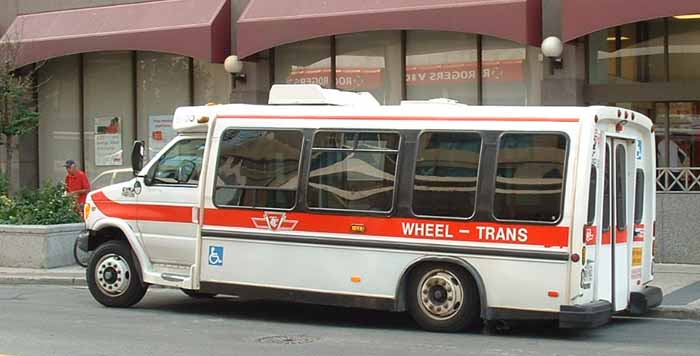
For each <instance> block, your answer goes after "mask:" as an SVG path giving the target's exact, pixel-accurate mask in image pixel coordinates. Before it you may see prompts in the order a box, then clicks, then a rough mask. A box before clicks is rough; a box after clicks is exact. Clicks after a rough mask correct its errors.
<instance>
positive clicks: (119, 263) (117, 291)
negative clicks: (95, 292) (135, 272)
mask: <svg viewBox="0 0 700 356" xmlns="http://www.w3.org/2000/svg"><path fill="white" fill-rule="evenodd" d="M95 282H96V284H97V286H98V287H99V288H100V290H101V291H102V293H104V294H106V295H109V296H112V297H118V296H120V295H122V294H124V292H126V290H127V289H128V288H129V284H130V283H131V269H130V268H129V264H128V263H127V262H126V261H125V260H124V259H123V258H122V257H121V256H119V255H116V254H108V255H104V256H102V258H100V260H99V261H98V262H97V268H96V269H95Z"/></svg>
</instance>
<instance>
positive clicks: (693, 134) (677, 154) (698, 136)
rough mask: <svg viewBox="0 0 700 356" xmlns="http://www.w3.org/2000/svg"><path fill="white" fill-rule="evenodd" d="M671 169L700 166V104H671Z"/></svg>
mask: <svg viewBox="0 0 700 356" xmlns="http://www.w3.org/2000/svg"><path fill="white" fill-rule="evenodd" d="M669 131H670V137H669V148H668V152H669V154H668V164H669V167H698V166H700V102H678V103H670V104H669Z"/></svg>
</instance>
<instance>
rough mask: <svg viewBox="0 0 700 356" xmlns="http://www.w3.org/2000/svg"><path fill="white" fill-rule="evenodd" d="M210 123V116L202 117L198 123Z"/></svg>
mask: <svg viewBox="0 0 700 356" xmlns="http://www.w3.org/2000/svg"><path fill="white" fill-rule="evenodd" d="M207 122H209V116H201V117H200V118H199V119H197V123H200V124H206V123H207Z"/></svg>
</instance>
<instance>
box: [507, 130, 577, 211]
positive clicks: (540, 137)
mask: <svg viewBox="0 0 700 356" xmlns="http://www.w3.org/2000/svg"><path fill="white" fill-rule="evenodd" d="M566 149H567V142H566V137H565V136H564V135H563V134H555V133H545V134H535V133H506V134H503V135H502V136H501V139H500V142H499V145H498V161H497V171H496V194H495V200H494V208H493V213H494V216H495V217H496V218H497V219H502V220H517V221H538V222H555V221H557V220H559V217H560V216H561V205H562V204H561V201H562V190H563V186H564V164H565V161H566Z"/></svg>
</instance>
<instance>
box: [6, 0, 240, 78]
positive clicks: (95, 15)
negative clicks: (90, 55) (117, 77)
mask: <svg viewBox="0 0 700 356" xmlns="http://www.w3.org/2000/svg"><path fill="white" fill-rule="evenodd" d="M0 41H14V42H19V44H20V49H19V54H18V57H19V58H17V63H16V64H17V66H23V65H26V64H30V63H34V62H38V61H41V60H45V59H49V58H54V57H59V56H65V55H69V54H76V53H85V52H94V51H109V50H144V51H157V52H167V53H174V54H180V55H183V56H189V57H195V58H200V59H208V60H210V61H212V62H223V60H224V59H225V58H226V56H228V55H229V54H230V47H231V10H230V3H229V0H168V1H150V2H143V3H134V4H124V5H113V6H104V7H95V8H86V9H75V10H64V11H53V12H44V13H37V14H29V15H20V16H18V17H17V18H16V19H15V21H14V22H13V23H12V25H11V26H10V27H9V28H8V29H7V31H6V33H5V35H4V36H3V37H2V39H1V40H0Z"/></svg>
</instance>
